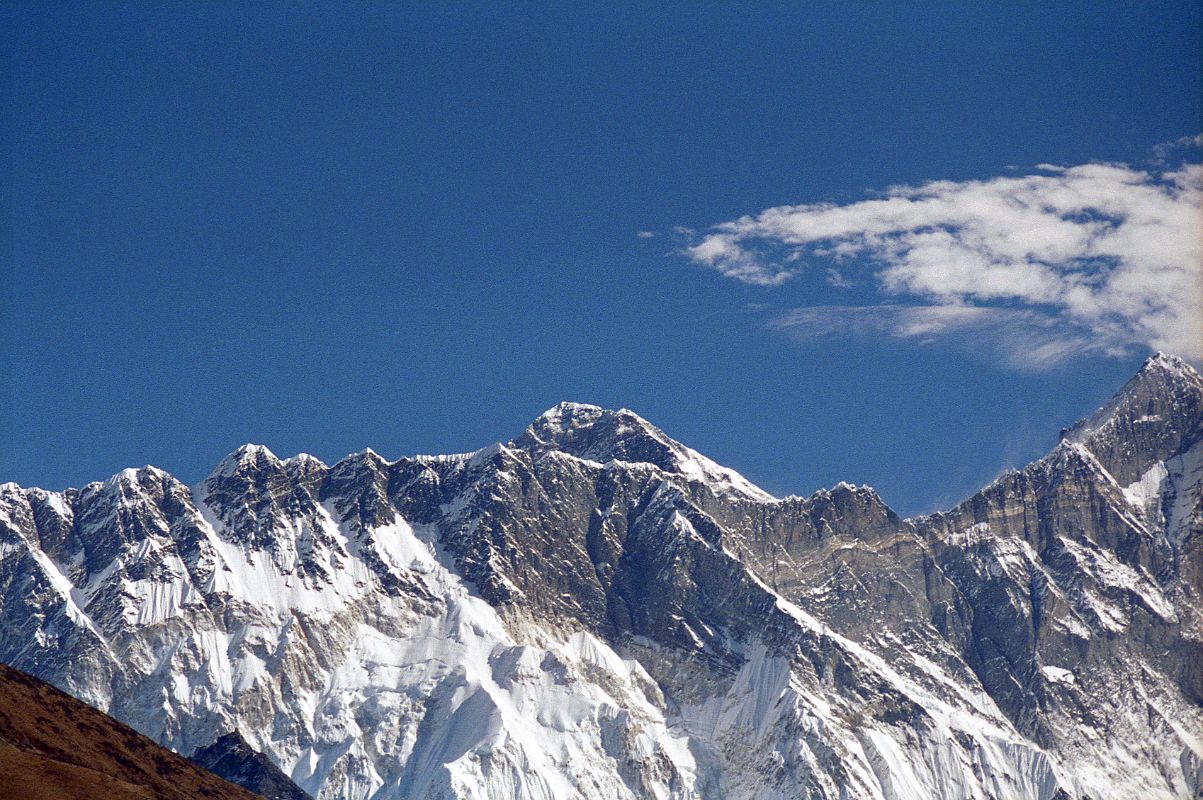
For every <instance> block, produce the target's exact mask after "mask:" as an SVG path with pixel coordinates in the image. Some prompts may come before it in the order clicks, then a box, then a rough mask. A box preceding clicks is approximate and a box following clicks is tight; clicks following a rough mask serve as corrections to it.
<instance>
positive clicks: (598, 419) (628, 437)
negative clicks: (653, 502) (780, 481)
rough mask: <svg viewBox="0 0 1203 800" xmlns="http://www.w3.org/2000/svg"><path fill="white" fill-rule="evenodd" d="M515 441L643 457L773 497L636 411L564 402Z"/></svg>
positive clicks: (717, 487) (733, 489)
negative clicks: (687, 445) (691, 447)
mask: <svg viewBox="0 0 1203 800" xmlns="http://www.w3.org/2000/svg"><path fill="white" fill-rule="evenodd" d="M511 446H513V447H517V448H522V449H524V450H528V451H530V452H532V453H534V454H536V455H538V454H540V453H544V452H547V451H558V452H561V453H567V454H568V455H571V456H576V457H577V458H582V459H586V460H589V461H597V462H601V463H606V462H610V461H619V462H628V463H644V464H651V465H653V466H656V467H659V468H660V469H662V470H664V471H665V472H670V473H674V474H677V475H681V476H683V477H684V478H686V479H687V480H689V481H697V482H701V483H704V484H706V485H708V486H709V487H710V488H711V490H712V491H714V492H716V493H718V494H736V495H743V496H745V497H751V498H754V499H756V500H761V501H764V500H772V499H773V497H772V495H770V494H769V493H768V492H765V491H764V490H763V489H761V488H759V487H758V486H755V485H754V484H752V483H751V482H750V481H748V480H747V479H746V478H744V477H743V476H742V475H740V474H739V473H737V472H735V471H734V470H731V469H728V468H726V467H722V466H720V465H718V464H716V463H715V462H713V461H711V460H710V459H708V458H706V457H705V456H703V455H702V454H701V453H698V452H696V451H695V450H692V449H690V448H688V447H686V446H685V445H683V444H681V443H680V442H677V441H675V440H673V439H671V438H670V437H669V436H668V435H667V434H665V433H664V431H662V430H660V429H659V428H657V427H656V426H655V425H653V424H652V423H650V422H648V421H647V420H646V419H644V418H643V417H641V416H639V415H638V414H636V413H635V412H634V411H631V410H630V409H626V408H620V409H618V410H617V411H612V410H609V409H606V408H602V407H601V406H595V405H589V404H585V403H569V402H565V403H560V404H558V405H556V406H554V407H552V408H550V409H548V410H547V411H545V412H543V413H542V414H540V415H539V417H538V418H537V419H536V420H535V421H534V422H532V423H531V424H530V426H529V427H528V428H527V429H526V431H525V432H523V434H522V435H521V436H520V437H518V438H517V439H515V440H514V441H513V442H511Z"/></svg>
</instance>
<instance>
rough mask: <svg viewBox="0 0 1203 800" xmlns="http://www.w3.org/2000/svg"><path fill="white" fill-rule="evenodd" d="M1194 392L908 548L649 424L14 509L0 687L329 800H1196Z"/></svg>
mask: <svg viewBox="0 0 1203 800" xmlns="http://www.w3.org/2000/svg"><path fill="white" fill-rule="evenodd" d="M1201 408H1203V381H1201V380H1200V378H1199V376H1198V375H1197V374H1196V373H1195V372H1194V371H1193V370H1192V369H1191V368H1190V367H1189V366H1187V365H1185V364H1183V363H1182V362H1180V361H1178V360H1176V359H1173V358H1170V357H1166V356H1159V357H1157V358H1154V359H1150V361H1149V362H1148V363H1147V364H1146V365H1145V367H1144V368H1143V369H1142V370H1141V372H1140V374H1139V375H1137V376H1136V377H1135V378H1134V379H1133V380H1132V381H1131V382H1129V384H1128V385H1126V386H1125V387H1124V388H1123V389H1122V390H1121V392H1120V394H1119V395H1117V397H1116V398H1115V399H1114V400H1113V401H1112V402H1111V403H1109V404H1108V405H1107V406H1105V407H1104V408H1103V409H1100V411H1099V412H1098V414H1096V415H1095V416H1094V417H1092V418H1091V419H1089V420H1086V421H1083V422H1082V423H1079V424H1078V425H1077V426H1075V427H1074V428H1072V429H1069V430H1068V431H1066V433H1065V435H1064V436H1063V440H1062V442H1061V443H1059V444H1058V445H1057V447H1056V448H1055V449H1054V450H1053V452H1052V453H1050V454H1049V455H1048V456H1047V457H1045V458H1044V459H1041V460H1040V461H1038V462H1036V463H1034V464H1032V465H1030V466H1029V467H1027V468H1025V469H1024V470H1022V471H1019V472H1013V473H1008V474H1006V475H1004V476H1002V477H1001V478H999V479H998V480H997V481H995V482H994V483H993V484H991V485H990V486H988V487H986V488H985V489H983V490H982V491H981V492H980V493H978V494H977V495H975V496H974V497H972V498H970V499H969V500H967V501H965V502H964V503H962V504H961V505H960V506H958V507H957V508H955V509H953V510H951V511H949V512H947V513H943V514H936V515H933V516H931V517H926V518H920V519H913V520H903V519H901V518H899V517H898V516H897V515H896V514H894V513H893V512H892V511H891V510H890V509H889V508H888V507H887V506H886V505H885V504H884V503H883V502H882V500H881V499H880V498H879V497H878V496H877V495H876V494H875V493H874V492H873V491H872V490H871V489H868V488H866V487H853V486H848V485H846V484H841V485H840V486H837V487H835V488H834V489H831V490H828V491H823V492H819V493H817V494H816V495H814V496H812V497H810V498H806V499H803V498H786V499H780V500H779V499H775V498H772V497H770V496H769V495H767V494H766V493H764V492H763V491H761V490H760V489H758V488H757V487H755V486H753V485H752V484H750V483H749V482H748V481H746V480H745V479H744V478H742V477H741V476H739V475H738V474H736V473H734V472H732V471H730V470H727V469H725V468H723V467H721V466H719V465H717V464H715V463H713V462H711V461H710V460H708V459H706V458H705V457H703V456H701V455H700V454H698V453H696V452H694V451H692V450H690V449H689V448H687V447H685V446H684V445H681V444H680V443H678V442H674V441H673V440H671V439H669V438H668V437H667V436H665V435H664V433H663V432H661V431H660V430H658V429H657V428H655V427H654V426H652V425H651V424H650V423H648V422H646V421H645V420H643V419H641V418H640V417H638V416H637V415H635V414H633V413H631V412H629V411H607V410H604V409H600V408H596V407H593V406H582V405H575V404H562V405H560V406H557V407H556V408H554V409H551V410H549V411H548V412H547V413H545V414H544V415H542V416H541V417H540V418H539V419H538V420H536V421H535V422H534V423H533V424H532V425H531V426H530V427H529V428H528V429H527V430H526V431H525V432H524V433H523V434H522V435H520V436H519V437H518V438H516V439H515V440H514V441H512V442H510V443H509V444H506V445H494V446H491V447H488V448H485V449H483V450H480V451H477V452H475V453H470V454H464V455H456V456H437V457H416V458H405V459H400V460H398V461H394V462H390V461H386V460H384V459H382V458H380V457H379V456H377V455H376V454H375V453H372V452H371V451H367V452H364V453H360V454H356V455H353V456H349V457H347V458H346V459H344V460H343V461H341V462H339V463H338V464H335V465H333V466H326V465H324V464H322V463H321V462H319V461H317V460H316V459H313V458H312V457H308V456H297V457H294V458H291V459H287V460H280V459H278V458H276V457H275V456H274V455H273V454H272V453H270V452H269V451H267V450H266V449H265V448H262V447H256V446H246V447H244V448H241V449H240V450H238V451H237V452H235V453H234V454H231V456H230V457H228V458H227V459H226V460H225V461H224V462H223V463H222V464H221V465H219V466H218V468H217V469H216V470H215V471H214V472H213V474H212V475H210V477H209V478H207V479H206V480H205V481H204V482H203V483H202V484H201V485H199V486H197V487H194V488H192V489H189V488H188V487H186V486H184V485H182V484H180V483H179V482H178V481H176V480H175V479H174V478H172V477H171V476H170V475H167V474H166V473H163V472H162V471H159V470H156V469H154V468H150V467H147V468H143V469H140V470H127V471H125V472H123V473H121V474H119V475H117V476H114V477H113V478H111V479H109V480H108V481H106V482H104V483H96V484H91V485H89V486H87V487H85V488H84V489H82V490H79V491H74V490H72V491H68V492H64V493H49V492H44V491H41V490H37V489H22V488H20V487H17V486H14V485H11V484H8V485H5V486H4V487H0V606H2V608H3V611H4V613H3V615H2V616H0V660H3V661H6V662H8V663H12V664H14V665H17V666H19V667H21V668H22V669H26V670H28V671H31V672H34V673H35V674H37V675H39V676H42V677H44V678H46V679H47V680H50V681H52V682H54V683H55V684H57V685H59V686H61V687H63V688H64V689H66V690H68V691H70V692H72V693H74V694H76V695H77V696H79V697H81V698H83V699H85V700H87V701H88V702H91V703H93V704H94V705H96V706H98V707H100V708H104V709H106V710H108V711H109V712H110V713H112V714H114V715H115V716H117V717H118V718H120V719H122V720H125V721H127V722H128V723H130V724H132V725H134V726H135V727H137V728H138V729H139V730H141V731H143V732H145V733H147V734H149V735H151V736H152V737H154V738H156V739H157V740H159V741H160V742H163V743H165V744H169V745H171V746H173V747H175V748H176V749H178V750H180V751H182V752H192V751H193V750H195V749H196V748H197V747H200V746H203V745H207V744H209V743H210V742H213V741H214V739H216V738H217V737H218V736H219V735H220V734H222V733H225V732H227V731H232V730H238V731H240V732H242V733H243V735H245V736H246V738H247V741H248V743H249V745H250V746H251V747H253V748H255V749H257V750H261V751H263V752H264V753H265V754H266V755H267V756H268V757H270V758H271V759H272V761H273V762H274V763H275V764H276V765H277V766H279V767H280V768H281V769H282V770H283V771H284V772H285V773H286V774H287V775H289V776H290V777H291V778H292V779H293V780H294V781H296V782H297V784H299V785H300V786H301V787H302V788H303V789H305V790H306V791H307V792H309V793H311V794H313V795H314V796H315V797H320V798H355V799H356V800H358V798H367V797H373V798H381V799H382V800H383V799H384V798H409V797H424V798H426V797H430V798H440V797H447V798H450V797H464V798H469V797H470V798H502V797H505V798H514V797H518V798H569V797H601V796H605V797H615V798H758V800H759V799H760V798H776V797H780V798H798V797H803V798H806V797H810V798H828V797H830V798H836V797H847V798H926V797H933V796H941V797H964V798H970V797H973V798H977V797H982V798H984V797H992V798H1053V797H1095V798H1101V797H1132V798H1156V797H1166V798H1168V797H1194V796H1196V795H1197V794H1198V793H1199V792H1200V788H1201V785H1203V784H1201V766H1200V765H1201V763H1203V762H1201V756H1203V742H1201V741H1200V740H1201V739H1203V734H1201V732H1203V679H1201V677H1200V673H1201V668H1200V665H1203V650H1201V649H1200V642H1201V641H1203V632H1201V631H1200V620H1199V613H1200V608H1201V606H1200V599H1199V591H1200V587H1201V578H1203V574H1201V573H1200V566H1199V565H1200V558H1201V554H1200V541H1201V538H1200V537H1201V535H1203V508H1201V498H1203V450H1201V449H1200V448H1201V447H1203V445H1200V441H1201V440H1203V433H1201V420H1203V412H1201Z"/></svg>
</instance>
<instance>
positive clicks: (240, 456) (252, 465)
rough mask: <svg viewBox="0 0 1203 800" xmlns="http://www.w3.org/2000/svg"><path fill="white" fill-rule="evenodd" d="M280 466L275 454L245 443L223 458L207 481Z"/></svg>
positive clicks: (262, 446) (259, 446)
mask: <svg viewBox="0 0 1203 800" xmlns="http://www.w3.org/2000/svg"><path fill="white" fill-rule="evenodd" d="M282 464H283V462H282V461H280V459H279V458H277V457H276V454H275V453H273V452H272V451H271V450H269V449H268V448H267V447H266V446H264V445H261V444H251V443H247V444H244V445H242V446H241V447H239V448H238V449H237V450H235V451H234V452H232V453H230V454H229V455H228V456H226V457H225V458H223V459H222V460H221V461H220V462H219V463H218V465H217V466H216V467H214V468H213V471H212V472H211V473H209V478H208V479H212V478H229V477H232V476H234V475H238V474H245V473H246V472H250V471H253V470H257V469H262V468H263V467H280V466H281V465H282Z"/></svg>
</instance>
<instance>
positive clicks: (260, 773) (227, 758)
mask: <svg viewBox="0 0 1203 800" xmlns="http://www.w3.org/2000/svg"><path fill="white" fill-rule="evenodd" d="M190 760H191V761H192V763H194V764H197V765H198V766H201V767H204V768H205V769H207V770H209V771H210V772H212V773H214V774H215V775H220V776H221V777H223V778H225V779H226V780H227V781H229V782H230V783H235V784H237V785H239V786H241V787H242V788H244V789H249V790H250V791H252V792H254V793H255V794H257V795H259V796H260V797H263V798H264V800H312V798H310V797H309V795H307V794H305V793H304V792H303V791H301V787H299V786H297V785H296V784H295V783H293V782H292V781H291V780H289V778H288V776H287V775H285V774H284V773H283V772H281V771H280V768H279V767H277V766H276V765H275V764H273V763H272V761H271V759H269V758H268V757H267V756H265V755H263V754H262V753H260V752H259V751H258V750H255V749H254V748H252V747H251V746H250V745H249V744H247V743H246V740H245V739H243V738H242V735H241V734H239V733H238V732H237V731H233V732H231V733H227V734H225V735H224V736H221V737H219V738H218V739H217V741H215V742H213V744H211V745H208V746H207V747H202V748H200V749H199V750H197V751H196V752H195V753H193V754H192V757H191V759H190Z"/></svg>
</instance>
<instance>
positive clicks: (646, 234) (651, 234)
mask: <svg viewBox="0 0 1203 800" xmlns="http://www.w3.org/2000/svg"><path fill="white" fill-rule="evenodd" d="M635 235H636V236H638V237H639V238H640V239H655V238H656V232H655V231H639V232H638V233H636V234H635Z"/></svg>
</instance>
